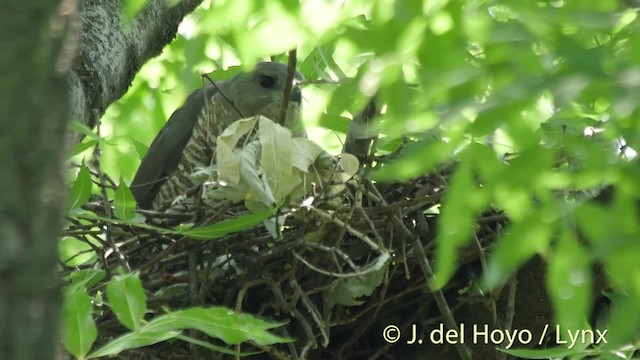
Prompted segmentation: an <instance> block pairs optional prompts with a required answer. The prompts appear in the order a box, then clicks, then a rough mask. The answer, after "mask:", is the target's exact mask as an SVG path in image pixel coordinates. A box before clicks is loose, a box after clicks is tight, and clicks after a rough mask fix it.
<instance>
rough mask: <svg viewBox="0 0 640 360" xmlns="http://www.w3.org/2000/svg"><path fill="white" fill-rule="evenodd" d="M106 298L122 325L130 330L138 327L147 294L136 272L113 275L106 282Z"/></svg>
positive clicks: (145, 304)
mask: <svg viewBox="0 0 640 360" xmlns="http://www.w3.org/2000/svg"><path fill="white" fill-rule="evenodd" d="M107 298H108V299H109V306H110V307H111V310H113V312H114V313H115V314H116V316H117V317H118V320H119V321H120V323H122V325H124V326H126V327H127V328H129V329H130V330H135V329H138V328H140V326H141V322H142V319H143V318H144V315H145V313H146V311H147V296H146V295H145V293H144V289H143V288H142V283H141V282H140V277H139V275H138V273H132V274H127V275H115V276H114V277H113V278H112V279H111V281H109V283H108V284H107Z"/></svg>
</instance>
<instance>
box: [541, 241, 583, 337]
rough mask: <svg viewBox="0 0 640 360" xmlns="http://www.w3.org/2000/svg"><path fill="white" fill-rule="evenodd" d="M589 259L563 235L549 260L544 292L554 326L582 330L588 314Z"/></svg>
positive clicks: (578, 244)
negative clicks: (554, 315) (552, 306)
mask: <svg viewBox="0 0 640 360" xmlns="http://www.w3.org/2000/svg"><path fill="white" fill-rule="evenodd" d="M589 265H590V264H589V255H588V254H587V252H586V251H585V249H584V248H583V247H582V246H581V245H580V243H579V242H578V240H577V239H576V238H575V237H574V236H572V234H570V233H569V232H568V231H564V232H563V234H562V236H560V238H559V239H558V241H557V244H556V246H555V247H554V249H553V252H552V253H551V256H549V268H548V273H547V277H546V280H547V288H548V290H549V295H551V300H552V301H553V305H554V309H555V314H556V317H555V319H556V322H557V323H558V324H560V325H562V326H563V327H566V328H569V329H581V328H584V319H586V318H588V317H589V316H590V314H591V293H592V289H591V269H590V266H589Z"/></svg>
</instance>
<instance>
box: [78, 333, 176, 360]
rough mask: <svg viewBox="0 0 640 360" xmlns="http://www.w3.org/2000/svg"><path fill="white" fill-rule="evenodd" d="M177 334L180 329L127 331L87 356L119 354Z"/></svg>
mask: <svg viewBox="0 0 640 360" xmlns="http://www.w3.org/2000/svg"><path fill="white" fill-rule="evenodd" d="M178 335H180V331H167V332H152V331H138V332H129V333H126V334H124V335H122V336H120V337H117V338H115V339H113V340H111V341H109V342H108V343H106V344H105V345H104V346H103V347H101V348H99V349H98V350H96V351H94V352H93V353H91V354H90V355H89V357H88V358H89V359H95V358H99V357H104V356H115V355H118V354H120V353H121V352H123V351H124V350H129V349H137V348H140V347H143V346H149V345H153V344H157V343H159V342H162V341H166V340H169V339H173V338H175V337H176V336H178Z"/></svg>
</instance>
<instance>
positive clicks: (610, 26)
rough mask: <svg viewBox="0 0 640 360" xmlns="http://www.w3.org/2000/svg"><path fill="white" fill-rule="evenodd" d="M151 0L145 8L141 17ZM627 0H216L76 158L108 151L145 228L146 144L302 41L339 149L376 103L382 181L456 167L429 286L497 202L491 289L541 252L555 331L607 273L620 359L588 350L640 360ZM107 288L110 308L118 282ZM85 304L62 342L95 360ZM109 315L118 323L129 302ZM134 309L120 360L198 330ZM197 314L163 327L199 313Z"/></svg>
mask: <svg viewBox="0 0 640 360" xmlns="http://www.w3.org/2000/svg"><path fill="white" fill-rule="evenodd" d="M141 3H143V2H131V5H130V6H128V7H127V9H128V10H127V14H130V15H127V16H133V14H135V12H136V11H137V7H138V5H136V4H141ZM627 3H628V2H624V1H618V0H603V1H597V2H596V1H545V0H541V1H500V0H495V1H481V0H449V1H447V0H443V1H431V0H410V1H396V2H393V1H385V0H375V1H370V0H356V1H348V2H344V3H342V2H339V4H338V2H331V1H326V2H325V1H300V2H298V1H286V0H282V1H280V0H269V1H262V2H255V1H249V0H240V1H239V0H215V1H208V2H205V3H204V4H203V5H202V7H201V8H199V9H198V10H196V11H195V12H194V13H193V14H191V15H190V16H189V17H188V18H187V19H186V20H185V22H184V23H183V25H182V27H181V31H180V36H179V37H178V38H177V39H176V40H175V41H174V42H173V43H172V44H171V45H170V46H169V47H168V48H167V49H166V51H165V52H164V53H163V55H162V56H160V57H159V58H157V59H154V60H152V61H150V62H149V63H148V64H147V65H146V66H145V67H144V68H143V69H142V71H141V72H140V73H139V74H138V77H137V78H136V80H135V81H134V83H133V85H132V87H131V89H130V91H129V93H128V94H127V95H125V97H124V98H123V99H121V101H119V102H118V103H115V104H113V105H112V106H111V107H110V108H109V109H108V111H107V114H106V115H105V117H104V119H103V122H102V127H103V128H102V130H103V131H102V132H101V134H102V136H104V139H108V142H107V141H105V140H103V139H100V138H99V137H97V136H94V135H92V134H94V133H92V132H90V131H87V129H82V128H80V127H78V126H77V125H76V128H75V129H76V130H78V131H81V132H83V133H85V135H88V136H87V137H86V138H85V139H84V140H83V142H82V143H81V144H79V145H78V147H77V149H76V151H75V154H74V155H75V156H76V157H75V159H76V160H78V161H80V159H84V158H87V157H89V156H90V155H91V154H89V152H90V150H91V149H93V147H94V146H96V144H97V145H98V146H99V147H100V149H101V151H102V156H101V158H100V161H101V163H100V164H101V170H102V171H104V173H106V174H108V175H109V176H110V177H111V178H115V179H117V178H120V179H121V180H120V182H119V184H118V185H116V186H115V189H114V190H113V191H112V192H110V193H109V196H110V197H111V198H110V199H113V200H114V209H115V212H114V215H115V216H116V217H117V218H118V219H120V220H128V221H132V220H133V219H134V216H135V215H134V213H133V204H132V197H131V195H130V192H129V191H128V189H127V187H126V183H128V182H130V180H131V179H132V177H133V174H134V172H135V169H136V167H137V164H138V163H139V160H140V158H141V157H142V156H143V154H144V152H145V150H146V149H145V145H143V144H149V143H150V142H151V140H152V139H153V137H154V136H155V134H157V132H158V131H159V129H160V128H161V126H162V125H163V123H164V121H165V120H166V119H167V118H168V116H169V114H170V113H171V112H172V111H173V110H174V109H175V108H176V107H177V106H178V105H179V104H180V102H181V101H182V99H184V98H185V97H186V94H188V92H190V91H191V90H193V89H195V88H197V87H198V86H200V85H201V81H200V79H199V77H198V75H197V74H198V73H200V72H211V76H212V77H213V78H215V79H224V78H228V77H230V76H232V75H233V74H234V73H236V72H237V71H239V70H240V67H238V66H237V65H238V64H244V65H248V64H251V63H253V62H255V61H256V60H257V59H264V58H265V57H268V56H275V57H276V59H277V60H279V61H285V60H286V56H284V55H277V54H284V53H285V52H286V51H288V50H290V49H291V48H293V47H297V53H298V59H297V60H298V61H297V64H298V69H299V70H300V71H301V72H302V73H303V74H304V75H305V77H306V78H307V79H309V80H313V84H311V85H308V86H306V87H305V89H304V97H305V100H306V101H305V104H304V105H305V107H306V109H305V120H306V122H307V125H308V130H309V131H308V133H309V137H310V138H311V139H313V140H314V141H316V142H318V143H320V144H321V145H322V147H323V148H325V149H330V150H335V151H336V152H338V150H339V149H340V148H341V144H342V141H343V140H344V138H345V135H346V133H347V129H348V126H349V119H350V118H352V117H353V116H354V115H355V114H357V113H358V112H360V111H361V110H362V109H363V108H364V107H365V105H366V104H367V103H368V102H369V101H370V100H371V99H372V98H373V97H374V96H375V99H376V103H377V104H378V105H379V107H380V108H384V111H383V113H382V114H381V115H380V116H379V121H378V122H377V124H376V131H377V132H378V133H379V134H380V138H379V139H378V140H377V143H376V145H377V148H376V150H377V153H376V155H378V156H386V155H388V157H386V158H380V157H378V158H377V160H379V162H377V163H375V164H374V165H375V166H374V167H373V168H372V169H371V172H370V178H371V179H373V181H374V182H375V183H377V184H387V183H388V184H398V183H400V184H402V183H403V182H406V181H412V180H414V179H416V178H419V177H421V176H423V175H424V174H427V173H429V172H432V171H435V170H437V169H439V168H441V167H442V166H443V165H444V164H448V163H455V164H456V167H455V170H454V174H453V176H452V178H451V180H450V182H449V183H448V184H447V185H448V186H447V189H446V190H447V191H446V194H445V195H444V200H443V202H442V204H441V206H439V207H436V208H430V209H423V210H424V211H423V212H424V214H426V215H430V214H437V215H438V222H437V224H436V230H437V231H435V234H436V235H435V236H436V238H437V239H436V245H435V246H436V263H435V266H434V271H435V276H433V277H432V278H430V279H429V280H430V285H431V289H432V290H434V289H440V288H443V287H444V286H445V285H446V284H448V283H450V281H452V279H454V278H455V275H456V274H457V273H458V272H459V271H460V267H459V264H460V261H461V259H460V258H459V254H460V249H462V248H464V247H468V246H473V244H474V240H475V239H474V236H476V234H477V233H478V227H479V226H480V225H479V222H478V217H480V216H481V214H482V213H483V212H485V211H487V210H488V209H491V210H499V211H501V212H502V213H501V214H502V215H503V216H504V217H505V218H507V219H508V220H509V224H508V225H507V227H506V228H504V229H501V230H500V237H499V239H497V240H496V241H495V243H494V244H493V245H492V247H491V248H488V249H485V250H486V256H487V259H486V264H483V265H485V268H484V272H483V274H482V284H481V285H482V288H483V289H484V290H485V291H491V290H495V289H499V288H501V286H502V285H504V283H505V282H506V281H507V280H508V279H509V278H511V277H512V276H514V274H516V272H517V271H518V270H519V269H521V268H522V267H523V266H524V265H525V264H526V263H527V262H529V261H530V260H531V259H532V258H534V257H542V258H543V259H544V260H545V262H546V263H548V267H547V268H546V274H545V276H546V286H547V290H548V293H549V295H550V298H551V300H552V303H553V305H554V308H555V315H556V316H555V317H556V319H555V320H556V321H557V322H559V323H561V324H562V325H563V326H567V327H572V328H576V327H581V326H583V324H584V321H585V319H588V318H589V317H590V316H591V315H590V314H591V312H592V310H593V309H592V303H593V293H594V292H595V293H597V294H603V291H602V290H603V289H601V288H597V287H596V279H594V275H593V270H592V269H593V268H596V267H597V268H599V269H601V275H602V276H604V277H605V278H606V282H607V283H608V289H609V290H610V292H608V293H605V294H606V295H607V296H608V297H609V298H610V300H611V302H612V305H611V315H610V317H609V320H608V322H606V327H607V329H608V330H609V333H608V336H607V340H608V342H609V344H608V345H609V348H606V349H604V348H603V349H601V348H599V347H595V348H589V349H584V350H581V351H583V352H582V355H586V354H591V355H593V354H605V353H607V354H608V353H609V352H610V351H614V350H613V349H620V348H623V347H624V345H625V344H631V345H630V348H631V349H630V348H629V347H627V348H624V349H625V350H624V352H626V353H632V352H633V350H634V349H636V348H637V345H633V344H634V342H635V344H637V340H638V334H639V333H640V327H639V326H640V325H639V324H640V321H639V319H640V306H638V305H637V304H640V282H639V281H638V279H639V278H640V261H638V259H639V258H640V243H639V242H638V234H640V232H639V231H638V230H639V223H638V219H639V217H638V206H637V204H638V197H639V196H640V187H638V185H637V184H638V183H639V176H640V173H639V169H640V168H639V167H638V163H637V160H636V159H635V151H634V150H637V149H638V148H640V135H639V134H640V121H638V117H639V115H640V110H639V108H638V104H639V101H638V99H639V98H640V55H639V54H640V49H639V48H638V47H639V46H640V31H639V24H640V19H639V18H638V13H637V11H636V10H633V9H630V8H628V7H627V5H626V4H627ZM247 24H249V25H247ZM274 54H276V55H274ZM272 135H274V136H280V135H279V134H277V133H276V132H274V133H273V134H272ZM265 139H266V137H265ZM236 140H237V139H236ZM274 144H275V143H271V144H266V146H265V144H263V145H262V146H263V151H264V153H263V156H269V155H268V154H269V152H268V149H269V146H272V147H275V145H274ZM233 146H235V143H234V144H233ZM233 146H232V147H231V148H230V150H229V153H230V154H232V153H233V151H232V148H233ZM218 156H220V153H219V154H218ZM272 159H275V160H278V161H285V160H286V161H291V162H295V160H290V159H284V158H274V157H272ZM263 163H266V161H265V160H264V159H263ZM218 165H219V166H221V165H222V163H221V162H220V161H219V162H218ZM273 169H274V173H271V174H268V176H267V183H268V184H269V186H270V187H271V190H272V191H273V192H274V194H276V193H277V194H280V195H278V196H276V197H274V199H273V200H274V201H272V202H273V203H278V202H279V200H281V197H282V196H284V195H286V194H287V192H286V191H285V190H281V189H279V188H278V186H283V185H288V184H284V183H282V182H281V181H273V180H269V179H273V177H282V176H286V175H285V174H284V173H282V168H281V167H279V165H278V164H274V167H273ZM74 175H75V176H74V178H75V180H74V181H73V183H72V185H71V191H70V194H71V196H70V200H69V209H70V211H71V210H73V209H76V210H77V209H78V208H79V207H80V206H82V205H84V204H85V203H86V202H87V200H88V199H89V197H90V195H91V189H92V184H91V178H90V173H89V169H88V168H87V166H86V165H84V163H82V165H80V167H79V171H78V172H77V174H74ZM256 181H259V180H256ZM93 191H94V192H95V189H94V190H93ZM283 194H284V195H283ZM281 195H282V196H281ZM275 200H278V201H275ZM269 215H270V213H266V212H265V213H264V214H260V213H258V214H255V215H248V216H247V217H242V218H239V219H237V222H233V223H226V224H222V223H221V224H215V225H212V227H211V228H200V229H197V228H196V229H191V230H186V231H183V230H180V231H183V232H181V233H183V234H185V235H190V236H192V237H195V238H203V237H206V238H209V239H210V238H217V237H222V236H224V235H227V232H225V230H224V229H222V228H221V226H223V227H231V228H234V229H238V230H241V229H246V228H249V227H250V226H252V225H255V224H257V223H260V222H261V221H262V220H264V219H265V218H266V217H268V216H269ZM138 220H140V219H138ZM78 221H79V222H82V221H83V220H82V219H78ZM229 221H234V220H229ZM138 222H139V221H138ZM221 229H222V230H221ZM94 230H95V229H94ZM171 231H174V230H171ZM176 231H177V230H176ZM64 243H65V242H63V244H64ZM67 243H69V244H71V243H72V241H68V242H67ZM93 245H94V246H95V244H93ZM69 246H71V245H69ZM82 250H83V251H87V249H82ZM78 251H80V250H76V252H78ZM62 252H63V253H65V254H67V255H68V256H71V255H72V254H71V253H73V251H65V250H64V249H62ZM67 259H68V258H66V259H64V260H67ZM86 261H87V262H90V261H98V260H97V257H95V256H94V257H93V258H91V259H88V260H86ZM72 265H77V264H72ZM374 273H375V274H376V275H381V273H376V272H374ZM75 276H79V275H75ZM111 281H112V282H113V281H116V280H115V278H114V279H112V280H111ZM363 281H364V282H365V283H366V285H365V286H361V284H351V285H353V287H349V286H350V283H348V282H345V285H343V286H346V287H347V289H345V288H340V289H338V290H336V291H337V292H338V294H342V295H336V296H337V297H338V298H340V299H342V300H341V301H338V300H336V301H334V302H335V303H341V304H344V305H349V304H351V303H352V302H353V303H356V302H358V301H360V299H359V298H360V297H362V296H364V297H366V296H368V295H369V294H371V290H373V289H375V288H376V287H377V286H379V284H380V281H381V279H380V278H377V277H376V278H375V279H364V280H363ZM114 286H115V285H114ZM86 287H89V285H87V286H86ZM80 288H81V287H80ZM128 289H129V288H128ZM128 289H127V290H122V296H125V297H126V296H131V295H132V293H137V294H138V295H139V294H140V291H141V289H142V288H141V287H140V288H136V289H137V290H136V291H131V290H128ZM107 295H108V297H111V296H109V290H108V289H107ZM87 297H88V295H87V293H86V290H78V288H76V291H75V292H71V293H68V294H67V304H75V305H66V307H65V327H64V328H65V331H64V333H65V339H69V338H70V336H71V335H69V334H71V333H76V334H79V333H80V332H81V329H80V328H82V329H84V331H86V332H84V334H85V335H89V336H86V337H84V338H80V337H76V338H74V339H73V340H65V345H66V347H67V349H68V350H69V352H70V353H72V354H73V355H74V356H76V357H78V358H83V357H85V356H86V354H87V351H88V349H89V348H90V345H91V343H92V342H93V340H91V334H92V330H91V328H92V325H91V324H92V323H91V321H89V314H88V312H87ZM138 299H139V300H140V301H142V300H141V299H140V298H138ZM112 302H113V301H112ZM111 306H112V307H113V310H114V312H116V313H119V310H118V306H120V305H116V303H113V304H111ZM127 306H130V305H127ZM74 307H77V308H74ZM129 310H132V309H129ZM134 310H135V311H134V312H133V313H135V314H136V315H135V316H129V318H130V320H127V321H123V320H122V319H121V321H123V324H125V325H127V327H128V328H129V329H131V330H133V332H132V333H129V334H128V335H125V337H124V338H121V340H119V341H120V343H119V344H120V345H117V346H115V345H114V347H113V348H111V349H109V350H104V351H102V352H98V353H97V354H99V355H114V354H117V353H118V352H119V351H120V350H122V349H124V348H131V347H134V346H142V345H147V344H152V343H154V342H158V341H162V340H166V339H169V338H172V337H176V336H178V334H179V331H180V330H182V329H184V328H188V327H189V326H191V327H195V328H198V327H197V326H199V325H197V324H195V323H189V324H188V325H189V326H184V325H185V323H184V322H180V321H177V320H176V321H175V322H174V326H168V327H163V328H162V330H161V331H160V330H149V331H150V332H148V333H146V332H140V331H141V330H140V329H139V327H142V328H144V327H145V326H147V327H148V326H149V324H151V323H152V322H148V323H146V324H142V316H143V315H144V308H140V307H138V308H137V309H134ZM184 311H185V313H179V312H173V313H170V314H167V315H166V318H167V319H168V318H172V316H179V315H176V314H181V315H180V316H182V315H185V316H186V315H188V314H190V313H189V312H188V311H190V310H184ZM192 311H206V310H203V309H199V310H195V309H193V310H192ZM120 313H121V312H120ZM209 315H210V314H209ZM207 316H208V315H207ZM119 318H120V317H119ZM157 319H158V318H156V320H157ZM172 319H173V318H172ZM178 323H179V324H180V326H178V325H176V324H178ZM94 329H95V326H94ZM134 329H135V330H134ZM201 330H202V329H201ZM136 331H138V333H136ZM205 332H206V331H205ZM214 333H215V332H214ZM133 334H137V335H133ZM261 334H264V333H261ZM138 335H139V337H136V336H138ZM126 336H128V337H126ZM265 336H266V335H265ZM221 337H222V336H221ZM94 338H95V337H94ZM134 338H135V339H134ZM237 339H238V338H235V337H234V338H233V341H236V340H237ZM254 340H255V338H254ZM279 340H282V339H279ZM279 340H278V339H276V338H270V341H272V342H275V341H279ZM554 351H556V350H553V349H547V350H539V351H538V352H536V350H522V351H515V352H513V351H512V352H511V353H512V354H514V355H517V356H521V357H529V358H547V357H560V356H568V355H569V354H568V353H567V352H566V351H564V350H563V349H560V350H557V352H554ZM574 354H575V353H574ZM94 356H97V355H95V354H94Z"/></svg>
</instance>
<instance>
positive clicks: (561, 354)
mask: <svg viewBox="0 0 640 360" xmlns="http://www.w3.org/2000/svg"><path fill="white" fill-rule="evenodd" d="M587 346H589V343H588V342H581V341H578V342H577V343H576V345H575V346H574V347H573V348H569V347H568V346H558V347H554V348H551V349H543V350H531V349H502V348H498V350H499V351H501V352H503V353H505V354H509V355H511V356H515V357H516V358H519V359H564V358H566V357H567V356H570V355H574V354H579V353H581V352H582V351H584V349H586V348H587Z"/></svg>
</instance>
